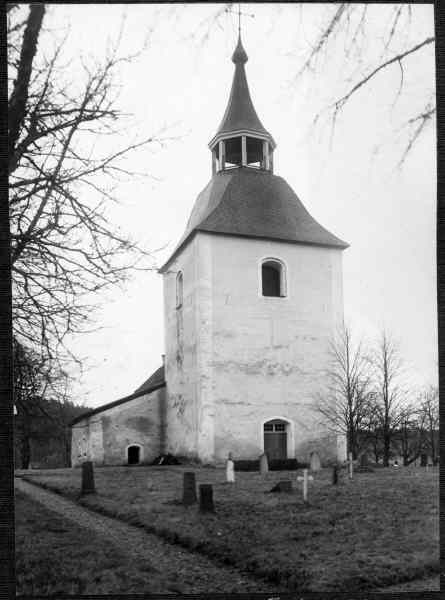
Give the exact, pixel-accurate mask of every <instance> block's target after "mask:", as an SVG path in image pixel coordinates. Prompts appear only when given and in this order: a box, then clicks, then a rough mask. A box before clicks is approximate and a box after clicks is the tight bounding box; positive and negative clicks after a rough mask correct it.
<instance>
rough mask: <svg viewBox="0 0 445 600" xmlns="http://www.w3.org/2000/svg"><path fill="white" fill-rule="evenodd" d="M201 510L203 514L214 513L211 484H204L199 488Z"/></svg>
mask: <svg viewBox="0 0 445 600" xmlns="http://www.w3.org/2000/svg"><path fill="white" fill-rule="evenodd" d="M199 509H200V510H201V511H202V512H214V510H215V506H214V504H213V488H212V486H211V485H210V484H209V483H202V484H201V485H200V486H199Z"/></svg>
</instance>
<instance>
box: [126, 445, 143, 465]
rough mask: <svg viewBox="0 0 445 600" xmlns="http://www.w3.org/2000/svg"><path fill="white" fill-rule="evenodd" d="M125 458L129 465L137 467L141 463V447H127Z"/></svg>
mask: <svg viewBox="0 0 445 600" xmlns="http://www.w3.org/2000/svg"><path fill="white" fill-rule="evenodd" d="M127 458H128V464H129V465H138V464H139V463H140V461H141V447H140V446H128V448H127Z"/></svg>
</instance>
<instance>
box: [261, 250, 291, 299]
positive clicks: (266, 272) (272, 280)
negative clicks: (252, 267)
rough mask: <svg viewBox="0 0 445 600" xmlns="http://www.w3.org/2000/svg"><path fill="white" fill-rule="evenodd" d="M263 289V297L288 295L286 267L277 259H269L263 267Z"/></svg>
mask: <svg viewBox="0 0 445 600" xmlns="http://www.w3.org/2000/svg"><path fill="white" fill-rule="evenodd" d="M261 289H262V294H263V296H275V297H278V298H279V297H283V296H285V295H286V274H285V269H284V265H283V263H282V262H280V261H279V260H277V259H273V258H268V259H266V260H265V261H263V263H262V265H261Z"/></svg>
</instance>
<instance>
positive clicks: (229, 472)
mask: <svg viewBox="0 0 445 600" xmlns="http://www.w3.org/2000/svg"><path fill="white" fill-rule="evenodd" d="M226 481H227V482H228V483H235V463H234V462H233V458H232V453H231V452H229V456H228V458H227V462H226Z"/></svg>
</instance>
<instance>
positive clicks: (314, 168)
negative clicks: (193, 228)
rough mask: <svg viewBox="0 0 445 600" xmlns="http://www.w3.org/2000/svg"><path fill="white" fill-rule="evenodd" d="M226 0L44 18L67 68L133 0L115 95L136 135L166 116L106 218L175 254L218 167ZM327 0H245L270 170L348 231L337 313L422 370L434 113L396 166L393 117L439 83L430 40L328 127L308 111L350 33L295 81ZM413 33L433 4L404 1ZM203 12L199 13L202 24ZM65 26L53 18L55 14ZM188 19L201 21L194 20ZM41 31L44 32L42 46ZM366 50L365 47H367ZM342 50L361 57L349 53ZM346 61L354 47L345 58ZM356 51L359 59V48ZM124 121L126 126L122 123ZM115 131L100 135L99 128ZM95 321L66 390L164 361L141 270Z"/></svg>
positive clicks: (99, 398) (333, 225)
mask: <svg viewBox="0 0 445 600" xmlns="http://www.w3.org/2000/svg"><path fill="white" fill-rule="evenodd" d="M218 8H221V5H218V6H216V5H211V4H208V3H207V4H205V5H188V6H186V7H184V6H177V7H173V6H168V5H167V6H165V5H164V6H159V5H135V4H133V5H127V6H121V5H94V4H93V5H77V6H76V5H59V6H55V5H52V6H51V7H50V10H49V13H48V17H47V21H46V26H47V27H49V26H51V27H52V28H55V29H56V30H57V31H59V35H62V28H63V26H65V25H67V24H68V23H69V24H70V26H71V33H70V36H69V38H68V41H67V47H66V54H67V56H68V55H70V54H71V55H74V56H75V57H76V59H75V60H74V61H73V63H72V64H71V65H70V67H69V69H70V74H71V76H72V78H73V80H75V79H76V77H80V76H81V74H80V73H81V71H80V69H79V67H78V63H77V61H78V58H79V56H80V55H83V56H84V57H85V60H89V58H88V57H89V56H90V57H91V56H94V55H96V56H98V57H99V58H100V57H101V53H103V52H104V49H105V47H106V40H107V38H113V37H115V36H116V34H117V32H118V30H119V27H120V23H121V16H122V14H123V13H125V14H126V22H125V29H124V35H123V39H122V47H121V52H122V53H123V54H125V53H127V52H131V51H133V50H135V49H137V48H138V47H140V45H141V44H142V42H143V40H144V37H145V36H146V35H147V34H149V37H148V44H147V48H146V50H145V51H144V52H143V53H142V55H141V56H140V57H138V58H137V59H136V60H134V61H133V62H132V63H130V64H123V65H122V69H121V71H120V73H119V78H120V85H121V97H120V105H121V107H122V109H123V110H124V111H126V112H131V113H133V114H134V121H133V122H134V123H136V131H137V132H139V133H140V134H141V135H142V134H143V133H144V132H145V133H147V134H151V133H156V132H159V131H161V130H164V131H163V133H162V136H163V137H165V138H172V139H166V140H165V142H164V143H163V145H153V147H152V148H151V149H150V150H148V151H141V152H139V153H138V154H134V155H133V157H132V160H131V164H129V165H128V166H129V167H131V168H132V169H133V170H135V171H147V172H148V173H149V174H150V175H151V176H152V177H153V178H147V179H143V178H134V179H129V180H128V181H124V182H122V183H121V184H120V186H119V190H118V195H119V198H120V200H121V205H120V206H119V207H110V218H112V220H113V221H116V222H118V223H119V224H120V225H121V227H122V228H123V229H124V230H126V231H128V232H130V233H131V234H132V235H133V236H134V237H136V238H138V239H139V240H141V241H143V242H145V243H147V244H148V245H149V246H150V247H151V248H156V247H160V246H164V245H165V244H168V246H167V248H165V249H164V250H162V251H161V252H159V254H158V256H157V262H158V264H159V265H160V264H162V262H163V260H165V258H167V257H168V255H169V254H170V252H171V250H172V249H173V247H174V245H175V243H176V241H177V240H178V238H179V237H180V235H181V234H182V232H183V230H184V228H185V225H186V221H187V219H188V216H189V213H190V211H191V208H192V206H193V203H194V201H195V199H196V196H197V195H198V193H199V192H200V191H201V189H202V188H203V187H204V186H205V185H206V183H207V182H208V180H209V179H210V176H211V167H210V152H209V150H208V148H207V143H208V142H209V140H210V139H211V137H212V136H213V135H214V133H215V131H216V129H217V127H218V125H219V122H220V120H221V118H222V115H223V113H224V109H225V106H226V103H227V100H228V95H229V91H230V85H231V78H232V72H233V64H232V63H231V61H230V56H231V53H232V51H233V48H234V45H235V42H236V35H237V31H236V19H235V17H234V16H233V15H226V16H224V15H223V16H222V17H221V19H220V21H219V25H216V26H214V27H213V28H212V29H211V32H210V36H209V37H208V39H207V40H206V41H203V40H202V39H201V37H202V35H203V34H204V33H205V30H206V24H205V19H206V18H208V17H209V16H211V15H212V14H214V13H215V11H216V10H218ZM390 8H391V7H388V6H386V7H385V6H374V7H373V9H372V10H370V13H369V14H370V22H369V32H370V35H369V43H368V44H367V52H368V53H370V54H372V53H373V52H376V51H377V49H378V40H379V39H380V37H381V35H383V32H384V31H385V28H387V27H388V19H387V15H388V10H389V9H390ZM327 9H329V6H327V5H322V4H320V5H318V4H317V5H305V6H304V7H303V8H301V7H300V6H299V5H297V4H290V5H281V6H278V8H277V6H276V5H272V4H263V5H262V4H255V5H244V6H243V10H244V11H246V12H251V13H254V14H255V17H254V18H245V19H244V25H243V41H244V46H245V48H246V51H247V54H248V56H249V62H248V63H247V76H248V81H249V85H250V90H251V95H252V98H253V101H254V104H255V107H256V110H257V112H258V115H259V117H260V119H261V121H262V122H263V124H264V125H265V127H266V128H267V129H268V130H269V131H270V132H271V133H272V135H273V136H274V138H275V140H276V142H277V150H276V152H275V157H276V161H275V172H276V173H277V174H279V175H281V176H282V177H284V178H285V179H286V180H287V181H288V183H289V184H290V185H291V186H292V187H293V189H294V190H295V192H296V193H297V195H298V196H299V198H300V199H301V200H302V202H303V203H304V205H305V206H306V208H307V209H308V210H309V212H311V214H312V215H313V216H314V217H315V218H316V219H317V220H318V221H319V222H320V223H321V224H322V225H323V226H325V227H326V228H327V229H329V230H330V231H332V232H333V233H334V234H335V235H337V236H339V237H340V238H342V239H344V240H346V241H347V242H348V243H350V245H351V246H350V248H349V249H347V250H346V251H345V252H344V263H343V265H344V298H345V315H346V318H347V319H348V320H349V321H350V322H351V323H352V325H353V327H354V329H356V330H357V332H360V333H364V334H366V335H368V336H370V337H372V336H375V334H376V333H377V332H378V331H379V329H380V328H381V327H382V326H385V327H387V328H388V330H389V331H390V332H391V333H392V334H393V335H394V336H395V337H396V338H397V339H398V340H399V341H400V345H401V350H402V354H403V357H404V358H405V360H406V362H407V365H408V366H409V376H410V379H411V380H412V382H413V383H414V384H416V385H422V384H426V383H435V382H436V378H437V325H436V323H437V316H436V264H435V204H436V171H435V129H434V125H430V127H429V129H428V130H427V132H426V133H425V134H424V135H423V137H422V138H421V139H420V141H419V142H418V144H417V146H416V147H415V148H414V150H413V152H412V153H411V155H410V156H409V157H408V158H407V160H406V163H405V165H404V167H403V168H402V169H401V170H398V169H397V168H396V165H397V161H398V160H399V158H400V156H401V153H402V150H403V144H404V141H406V140H404V138H403V131H401V130H400V127H401V125H402V123H403V122H404V121H406V120H407V119H408V118H410V117H412V116H413V115H414V114H415V111H416V110H417V109H418V108H421V107H422V101H423V100H424V99H425V98H427V96H428V94H429V93H434V48H433V47H432V46H429V47H428V48H427V49H425V51H423V52H419V53H416V55H414V56H413V57H412V58H411V59H409V62H408V61H407V63H406V66H407V67H408V66H409V68H406V69H405V73H404V88H403V93H402V94H401V95H400V97H399V98H398V99H397V101H395V99H396V94H397V89H398V87H399V82H400V71H399V68H398V67H397V66H394V67H393V68H391V69H388V70H387V71H385V72H382V74H381V75H379V76H378V78H376V79H375V81H374V83H373V85H372V86H370V87H369V88H364V89H363V90H362V91H361V92H359V93H357V95H355V96H354V97H353V98H352V99H351V101H350V103H348V104H347V105H346V107H345V109H344V111H343V112H342V113H341V114H340V116H339V119H338V122H337V125H336V129H335V135H334V139H333V143H332V145H331V143H330V127H329V122H328V121H326V122H325V123H324V120H323V118H322V119H321V121H320V122H319V123H318V124H317V126H314V125H313V118H314V116H315V114H316V112H317V110H319V109H321V108H323V106H325V105H326V104H327V103H328V102H329V101H332V100H333V99H335V98H336V97H338V93H339V92H341V90H342V89H344V87H343V88H342V85H343V79H342V78H343V75H344V70H345V67H344V63H345V48H344V46H343V45H342V44H341V43H338V44H337V45H335V46H334V47H333V49H331V50H330V55H329V56H328V57H327V60H326V65H325V66H324V67H323V65H322V64H321V65H320V69H319V70H318V72H317V73H316V74H314V76H313V77H305V78H303V79H300V80H297V81H294V78H295V74H296V73H297V71H298V69H299V68H300V67H301V64H302V56H303V51H304V49H305V48H306V47H307V43H308V41H310V40H311V39H313V33H314V31H316V30H317V27H318V26H319V23H320V18H321V16H322V14H323V11H326V10H327ZM412 14H413V16H412V24H411V30H410V31H408V30H407V31H406V36H407V40H405V42H406V43H408V42H409V39H410V38H409V36H411V37H412V39H413V40H417V39H422V38H421V36H422V34H424V35H427V34H429V33H430V34H431V33H432V31H433V7H432V5H413V7H412ZM203 23H204V24H203ZM59 28H60V29H59ZM193 33H195V34H196V35H195V37H192V36H191V34H193ZM48 39H49V36H48V35H46V36H44V37H43V38H42V42H41V50H44V49H45V48H47V47H48V46H47V43H48ZM365 58H366V56H365ZM349 60H354V57H352V58H350V59H349ZM348 64H349V63H348ZM357 64H358V63H357ZM129 131H130V130H129ZM104 143H109V141H107V142H103V141H100V140H98V141H97V148H98V150H100V149H101V148H104V146H101V144H104ZM96 323H97V325H98V326H101V327H102V329H101V330H100V331H98V332H95V333H91V334H88V335H84V336H79V337H78V338H76V339H72V340H71V342H70V344H71V347H72V348H73V350H75V351H76V352H78V353H80V354H81V355H82V356H84V357H86V358H87V359H88V361H87V362H88V364H90V365H91V366H92V365H95V366H94V368H91V369H89V370H87V371H86V372H85V374H84V376H83V378H82V380H81V381H78V382H77V383H76V384H75V385H74V387H73V390H74V392H75V395H76V398H75V399H76V400H78V401H84V402H86V403H87V404H89V405H90V406H98V405H100V404H102V403H105V402H108V401H111V400H114V399H116V398H118V397H120V396H124V395H127V394H129V393H131V392H132V391H133V390H134V389H135V388H136V387H138V386H139V385H140V384H141V383H142V381H143V380H144V379H146V378H147V377H148V376H149V375H150V374H151V372H152V371H153V370H154V369H156V368H157V367H158V366H159V365H160V361H161V353H162V352H163V305H162V281H161V276H160V275H157V274H156V273H153V272H150V273H139V274H137V275H136V276H135V277H134V278H133V281H132V282H131V283H129V285H128V286H127V288H126V290H125V291H122V292H120V291H118V290H115V291H114V292H112V293H109V294H108V295H107V297H106V299H105V302H104V306H103V308H102V309H101V310H100V312H99V313H98V314H97V318H96Z"/></svg>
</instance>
